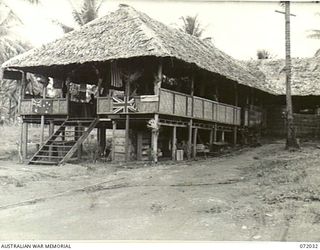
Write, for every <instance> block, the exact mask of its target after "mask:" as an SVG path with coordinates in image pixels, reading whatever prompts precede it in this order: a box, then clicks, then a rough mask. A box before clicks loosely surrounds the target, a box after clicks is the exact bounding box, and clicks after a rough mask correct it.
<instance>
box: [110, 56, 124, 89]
mask: <svg viewBox="0 0 320 250" xmlns="http://www.w3.org/2000/svg"><path fill="white" fill-rule="evenodd" d="M111 86H113V87H117V88H121V87H122V86H123V83H122V78H121V69H120V68H119V67H118V65H117V61H113V62H111Z"/></svg>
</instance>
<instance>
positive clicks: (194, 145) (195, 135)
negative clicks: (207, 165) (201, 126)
mask: <svg viewBox="0 0 320 250" xmlns="http://www.w3.org/2000/svg"><path fill="white" fill-rule="evenodd" d="M197 138H198V128H195V129H194V130H193V152H192V157H193V158H196V156H197Z"/></svg>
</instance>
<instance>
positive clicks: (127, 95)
mask: <svg viewBox="0 0 320 250" xmlns="http://www.w3.org/2000/svg"><path fill="white" fill-rule="evenodd" d="M129 98H130V81H129V80H127V81H126V86H125V108H124V110H125V113H126V127H125V145H124V148H125V150H124V153H125V161H126V162H127V161H129V160H130V152H129V151H130V147H129V143H130V138H129V131H130V116H129V114H128V113H129V110H128V101H129Z"/></svg>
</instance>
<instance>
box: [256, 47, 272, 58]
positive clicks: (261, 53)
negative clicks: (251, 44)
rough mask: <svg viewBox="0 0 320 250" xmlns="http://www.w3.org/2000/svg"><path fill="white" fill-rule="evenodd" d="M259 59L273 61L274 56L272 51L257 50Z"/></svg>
mask: <svg viewBox="0 0 320 250" xmlns="http://www.w3.org/2000/svg"><path fill="white" fill-rule="evenodd" d="M257 58H258V59H273V58H274V56H273V55H272V54H271V52H270V51H268V50H266V49H259V50H257Z"/></svg>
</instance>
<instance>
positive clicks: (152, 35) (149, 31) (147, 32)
mask: <svg viewBox="0 0 320 250" xmlns="http://www.w3.org/2000/svg"><path fill="white" fill-rule="evenodd" d="M119 7H120V10H121V9H123V10H125V11H126V12H127V13H128V14H129V15H130V16H131V17H133V19H132V20H133V21H134V22H135V23H136V24H137V25H138V27H139V30H140V31H142V32H143V35H144V36H145V37H146V38H147V40H150V41H153V42H155V43H156V44H157V45H158V47H159V48H160V49H161V50H162V52H163V53H165V54H170V52H169V51H168V49H167V48H166V47H165V45H164V42H163V41H162V39H161V38H160V37H159V36H158V34H157V33H156V32H155V31H154V30H153V28H152V27H150V26H149V25H148V23H146V22H144V21H143V20H142V18H148V19H149V20H151V17H149V16H148V15H147V14H145V13H142V12H140V11H137V10H136V9H135V8H133V7H132V6H130V5H127V4H120V5H119ZM137 21H138V22H137ZM153 45H154V44H153ZM159 48H155V50H157V49H159Z"/></svg>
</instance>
